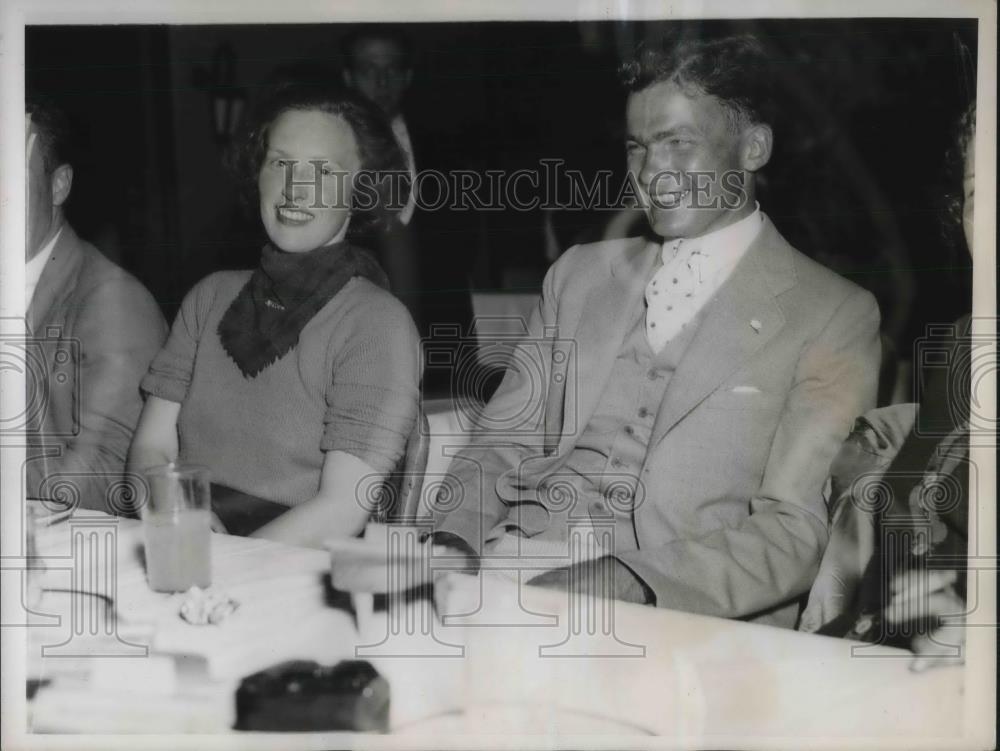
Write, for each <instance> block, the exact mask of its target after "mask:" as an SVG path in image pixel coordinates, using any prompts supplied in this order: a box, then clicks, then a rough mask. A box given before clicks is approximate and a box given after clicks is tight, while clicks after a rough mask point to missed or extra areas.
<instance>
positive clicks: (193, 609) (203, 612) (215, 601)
mask: <svg viewBox="0 0 1000 751" xmlns="http://www.w3.org/2000/svg"><path fill="white" fill-rule="evenodd" d="M239 606H240V603H239V602H238V601H237V600H234V599H233V598H232V597H230V596H229V595H228V594H226V593H225V592H220V591H218V590H213V589H212V588H208V589H202V588H201V587H191V589H189V590H188V591H187V592H186V593H185V594H184V600H183V601H182V602H181V610H180V616H181V618H183V619H184V620H185V621H187V622H188V623H190V624H192V625H194V626H206V625H208V624H212V625H218V624H219V623H222V622H223V621H224V620H225V619H226V618H228V617H229V616H230V615H231V614H232V613H233V612H234V611H235V610H236V608H238V607H239Z"/></svg>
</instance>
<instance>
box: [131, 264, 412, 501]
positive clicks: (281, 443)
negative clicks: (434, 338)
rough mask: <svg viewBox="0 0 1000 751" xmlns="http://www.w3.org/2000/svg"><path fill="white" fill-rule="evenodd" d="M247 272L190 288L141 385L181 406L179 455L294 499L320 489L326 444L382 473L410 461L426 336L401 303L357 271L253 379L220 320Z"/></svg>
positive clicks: (272, 496) (215, 475) (233, 483)
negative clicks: (231, 349) (232, 352)
mask: <svg viewBox="0 0 1000 751" xmlns="http://www.w3.org/2000/svg"><path fill="white" fill-rule="evenodd" d="M250 274H251V272H249V271H225V272H219V273H216V274H212V275H210V276H208V277H206V278H205V279H203V280H202V281H201V282H199V283H198V284H197V285H195V287H194V288H193V289H192V290H191V292H189V293H188V295H187V297H186V298H185V299H184V302H183V303H182V304H181V309H180V312H179V313H178V314H177V318H176V319H175V321H174V324H173V327H172V329H171V332H170V337H169V339H168V340H167V343H166V345H165V346H164V347H163V349H162V350H161V351H160V353H159V354H158V355H157V356H156V358H155V359H154V360H153V363H152V364H151V365H150V368H149V372H148V374H147V375H146V377H145V378H144V379H143V381H142V389H143V391H144V392H145V393H147V394H152V395H154V396H158V397H160V398H162V399H167V400H170V401H174V402H178V403H180V404H181V410H180V414H179V417H178V422H177V431H178V439H179V444H180V452H179V456H178V459H179V461H183V462H193V463H197V464H202V465H205V466H207V467H208V468H209V469H210V470H211V472H212V480H213V482H218V483H221V484H223V485H227V486H229V487H232V488H235V489H236V490H240V491H243V492H246V493H250V494H252V495H256V496H258V497H261V498H265V499H267V500H271V501H275V502H277V503H281V504H285V505H288V506H295V505H297V504H300V503H302V502H304V501H307V500H309V499H310V498H312V497H313V496H314V495H315V494H316V492H317V490H318V489H319V482H320V476H321V472H322V467H323V458H324V452H326V451H346V452H347V453H349V454H353V455H354V456H356V457H358V458H359V459H361V460H363V461H365V462H367V463H368V464H369V465H370V466H371V467H372V468H373V469H375V470H376V471H377V472H389V471H390V470H392V468H393V467H395V466H396V464H397V462H398V461H399V460H400V459H401V458H402V455H403V452H404V450H405V446H406V440H407V437H408V436H409V434H410V431H411V430H412V429H413V427H414V425H415V422H416V418H417V408H418V399H419V347H420V344H419V338H418V335H417V331H416V328H415V327H414V324H413V320H412V319H411V318H410V314H409V313H408V312H407V310H406V308H405V307H404V306H403V304H402V303H401V302H399V301H398V300H397V299H396V298H395V297H393V296H392V295H391V294H390V293H389V292H386V291H385V290H383V289H382V288H380V287H379V286H377V285H375V284H373V283H371V282H370V281H368V280H367V279H364V278H361V277H354V278H352V279H351V280H350V281H349V282H348V283H347V284H345V285H344V287H343V288H342V289H341V290H340V291H339V292H338V293H337V294H336V295H334V296H333V298H331V299H330V301H329V302H328V303H327V304H326V305H325V306H323V307H322V308H321V309H320V310H319V312H318V313H316V315H315V316H314V317H313V318H312V320H310V321H309V323H307V324H306V326H305V327H304V328H303V329H302V333H301V334H300V336H299V342H298V344H297V345H296V346H295V347H293V348H292V349H291V350H290V351H289V352H288V353H287V354H285V356H284V357H282V358H281V359H279V360H277V361H275V362H274V363H272V364H271V365H269V366H268V367H266V368H265V369H264V370H263V371H261V372H260V373H258V374H257V375H256V376H255V377H253V378H246V377H244V376H243V374H242V373H241V372H240V370H239V368H238V367H237V366H236V363H235V362H234V361H233V360H232V358H231V357H230V356H229V354H228V353H227V352H226V350H225V349H224V348H223V346H222V342H221V341H220V339H219V335H218V333H217V331H218V326H219V320H220V319H221V318H222V315H223V314H224V313H225V312H226V310H227V309H228V308H229V305H230V304H231V303H232V301H233V299H234V298H235V297H236V295H237V293H239V291H240V290H241V289H242V288H243V286H244V285H245V284H246V282H247V280H248V279H249V278H250Z"/></svg>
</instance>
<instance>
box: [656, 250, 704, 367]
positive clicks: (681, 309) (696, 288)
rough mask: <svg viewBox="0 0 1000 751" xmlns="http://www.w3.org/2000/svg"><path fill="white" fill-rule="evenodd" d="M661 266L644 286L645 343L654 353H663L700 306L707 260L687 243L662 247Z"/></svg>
mask: <svg viewBox="0 0 1000 751" xmlns="http://www.w3.org/2000/svg"><path fill="white" fill-rule="evenodd" d="M661 253H662V258H663V265H662V266H661V267H660V270H659V271H657V272H656V275H655V276H654V277H653V279H652V280H651V281H650V282H649V284H647V285H646V339H647V340H648V341H649V346H650V347H651V348H652V350H653V351H654V352H659V351H660V350H662V349H663V347H664V346H665V345H666V343H667V342H669V341H670V340H671V339H673V338H674V337H675V336H676V335H677V334H678V333H679V332H680V331H681V329H683V328H684V327H685V326H686V325H687V324H688V323H689V322H690V321H691V320H692V319H693V318H694V316H695V314H696V313H697V312H698V308H699V307H700V306H701V304H702V303H703V302H704V300H703V299H702V297H703V295H702V294H701V292H702V290H703V287H704V285H705V282H706V281H708V280H707V279H706V278H705V274H704V271H703V268H702V264H703V262H704V261H705V260H707V256H706V255H705V254H704V253H702V252H701V251H700V250H699V249H698V244H697V243H694V242H691V241H688V240H683V239H682V240H675V241H673V242H670V243H665V244H664V245H663V249H662V251H661Z"/></svg>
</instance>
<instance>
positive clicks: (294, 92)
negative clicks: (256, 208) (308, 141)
mask: <svg viewBox="0 0 1000 751" xmlns="http://www.w3.org/2000/svg"><path fill="white" fill-rule="evenodd" d="M293 110H295V111H306V112H308V111H318V112H325V113H327V114H329V115H336V116H338V117H342V118H344V120H345V121H346V122H347V124H348V125H349V126H350V127H351V130H352V131H353V133H354V138H355V140H356V141H357V143H358V156H359V158H360V161H361V170H362V171H368V172H371V173H373V174H374V177H375V178H376V179H377V190H378V193H379V201H378V206H377V207H376V208H375V209H374V210H371V211H369V210H367V209H366V210H364V211H361V210H356V211H355V212H354V219H353V220H352V222H351V225H350V229H349V230H348V232H349V234H350V235H351V236H352V237H355V236H358V235H363V234H364V233H366V232H368V231H371V230H373V229H376V228H377V227H378V226H379V225H380V224H381V223H382V222H384V221H386V219H387V217H388V215H389V214H390V213H391V210H390V209H389V208H388V206H389V199H390V198H396V202H397V203H401V204H402V205H405V203H406V201H407V199H408V197H409V193H408V190H407V188H408V187H409V186H408V184H403V185H401V186H400V187H401V189H402V190H401V193H402V195H399V196H391V193H390V190H391V188H390V186H389V180H388V179H381V178H383V177H384V176H386V175H388V174H391V173H395V174H402V175H407V176H408V175H409V172H408V170H407V164H406V157H404V156H403V152H402V149H401V148H400V147H399V144H398V142H397V141H396V137H395V136H394V135H393V133H392V128H390V127H389V123H388V122H386V119H385V116H384V115H383V114H382V111H381V110H379V109H378V107H376V106H375V105H374V104H372V103H371V102H369V101H368V100H367V99H365V98H364V97H363V96H361V95H360V94H357V93H355V92H353V91H351V90H349V89H346V88H342V87H337V86H310V85H306V84H289V85H283V86H280V87H279V88H278V89H277V90H276V91H275V92H274V94H273V95H272V96H271V97H270V98H268V99H267V100H266V101H265V102H264V103H263V106H262V107H261V108H260V109H259V110H258V111H257V112H256V115H255V117H254V118H253V121H252V122H251V123H250V124H249V127H248V128H247V129H246V131H245V133H244V136H243V138H242V141H241V143H240V144H239V147H238V149H237V150H236V152H235V153H234V155H233V163H232V166H233V167H234V168H235V169H236V171H237V173H238V177H239V179H240V181H241V183H242V187H243V192H244V199H245V200H246V201H247V203H248V204H256V202H257V201H258V200H259V195H258V193H257V176H258V174H259V173H260V168H261V165H262V164H263V161H264V156H265V154H266V152H267V143H268V137H269V132H270V129H271V126H272V125H273V124H274V122H275V121H276V120H277V119H278V117H280V116H281V115H282V114H283V113H285V112H289V111H293ZM399 208H402V206H400V207H399ZM397 210H398V209H397Z"/></svg>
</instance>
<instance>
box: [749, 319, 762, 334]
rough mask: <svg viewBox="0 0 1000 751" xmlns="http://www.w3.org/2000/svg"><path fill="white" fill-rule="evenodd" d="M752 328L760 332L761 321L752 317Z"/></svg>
mask: <svg viewBox="0 0 1000 751" xmlns="http://www.w3.org/2000/svg"><path fill="white" fill-rule="evenodd" d="M750 328H752V329H753V330H754V331H756V332H757V333H758V334H759V333H760V328H761V326H760V321H758V320H757V319H756V318H751V319H750Z"/></svg>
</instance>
